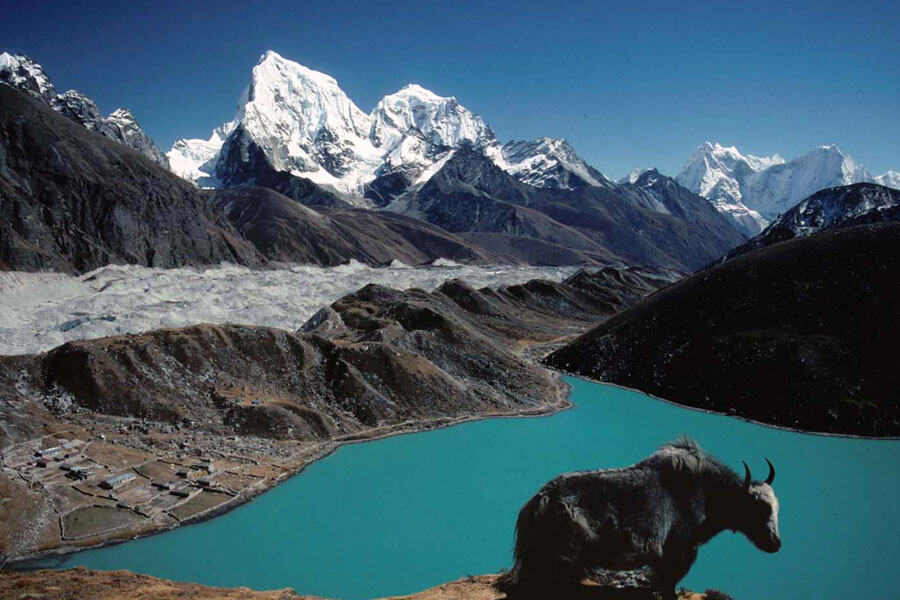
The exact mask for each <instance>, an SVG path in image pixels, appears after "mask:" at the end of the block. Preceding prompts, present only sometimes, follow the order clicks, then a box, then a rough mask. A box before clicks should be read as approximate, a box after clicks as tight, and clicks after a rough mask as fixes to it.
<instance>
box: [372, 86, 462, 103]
mask: <svg viewBox="0 0 900 600" xmlns="http://www.w3.org/2000/svg"><path fill="white" fill-rule="evenodd" d="M389 96H414V97H417V98H422V99H423V100H428V101H431V102H440V101H442V100H444V101H447V100H454V101H455V100H456V98H454V97H452V96H449V97H445V96H439V95H437V94H435V93H434V92H432V91H431V90H429V89H428V88H424V87H422V86H421V85H419V84H418V83H407V84H406V85H404V86H403V87H402V88H400V89H399V90H397V91H396V92H395V93H393V94H389Z"/></svg>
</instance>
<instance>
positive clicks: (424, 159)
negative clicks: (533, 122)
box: [369, 84, 497, 175]
mask: <svg viewBox="0 0 900 600" xmlns="http://www.w3.org/2000/svg"><path fill="white" fill-rule="evenodd" d="M371 117H372V126H371V130H370V133H369V139H370V140H371V142H372V144H373V145H374V146H375V147H376V148H379V149H380V150H381V151H382V153H383V154H382V162H383V165H382V166H380V167H379V171H380V172H381V173H389V172H394V171H412V172H413V173H415V174H416V175H421V174H422V172H424V171H425V170H427V169H428V167H430V166H431V165H433V164H434V163H435V162H436V161H437V160H439V159H440V158H443V157H444V156H445V154H446V153H447V152H448V151H450V150H453V149H455V148H458V147H459V146H460V144H462V143H463V142H469V143H471V144H473V145H474V146H476V147H479V148H486V147H488V146H491V145H494V144H496V142H497V138H496V136H495V135H494V132H493V130H492V129H491V128H490V127H488V126H487V125H486V124H485V122H484V121H483V120H482V118H481V117H479V116H478V115H476V114H474V113H472V112H471V111H469V110H468V109H466V108H465V107H464V106H462V105H460V104H459V102H457V100H456V98H452V97H451V98H446V97H442V96H438V95H437V94H435V93H434V92H431V91H429V90H426V89H425V88H423V87H421V86H419V85H415V84H410V85H407V86H406V87H404V88H403V89H401V90H400V91H399V92H397V93H395V94H390V95H388V96H385V97H384V98H382V99H381V101H379V102H378V104H377V105H376V106H375V110H373V111H372V115H371ZM381 173H379V174H381Z"/></svg>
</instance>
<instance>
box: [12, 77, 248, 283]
mask: <svg viewBox="0 0 900 600" xmlns="http://www.w3.org/2000/svg"><path fill="white" fill-rule="evenodd" d="M0 196H2V198H3V200H2V202H0V268H2V269H22V270H39V269H54V270H60V271H67V272H83V271H87V270H90V269H94V268H96V267H100V266H103V265H106V264H109V263H135V264H142V265H147V266H153V267H175V266H181V265H191V264H209V263H218V262H221V261H228V262H233V263H238V264H245V265H257V264H260V262H261V260H260V256H259V254H258V253H257V251H256V249H255V248H254V247H253V245H252V244H250V243H249V242H247V241H246V240H245V239H243V238H242V237H241V236H240V234H238V233H237V232H236V231H235V230H234V228H233V227H232V226H231V224H230V223H229V222H228V220H227V219H225V218H224V217H222V216H220V215H219V214H217V213H216V212H215V211H213V210H212V209H211V208H210V207H209V206H207V204H206V201H205V199H204V198H203V196H202V195H201V194H200V192H199V191H197V190H196V188H194V187H193V186H192V185H191V184H189V183H187V182H185V181H183V180H182V179H180V178H178V177H176V176H175V175H173V174H171V173H169V172H168V171H167V170H165V169H163V168H162V167H160V166H158V165H157V164H155V163H153V162H151V161H150V160H148V159H147V158H146V157H144V156H142V155H140V154H139V153H137V152H136V151H134V150H131V149H130V148H127V147H126V146H124V145H122V144H119V143H117V142H113V141H111V140H109V139H107V138H105V137H102V136H100V135H98V134H96V133H94V132H91V131H89V130H87V129H86V128H84V127H82V126H81V125H79V124H77V123H75V122H74V121H72V120H71V119H67V118H66V117H64V116H62V115H61V114H59V113H57V112H56V111H54V110H52V109H51V108H50V107H48V106H47V105H46V104H44V103H42V102H39V101H38V100H35V99H34V98H31V97H29V96H27V95H25V94H23V93H22V92H19V91H17V90H15V89H13V88H11V87H9V86H6V85H0Z"/></svg>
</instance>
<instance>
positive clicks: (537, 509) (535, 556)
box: [498, 492, 550, 594]
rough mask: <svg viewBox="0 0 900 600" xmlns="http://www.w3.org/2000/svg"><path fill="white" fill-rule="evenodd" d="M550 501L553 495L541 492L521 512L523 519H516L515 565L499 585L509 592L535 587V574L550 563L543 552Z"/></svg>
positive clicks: (520, 516)
mask: <svg viewBox="0 0 900 600" xmlns="http://www.w3.org/2000/svg"><path fill="white" fill-rule="evenodd" d="M549 503H550V498H549V497H548V496H547V495H546V494H544V493H540V492H539V493H538V494H536V495H535V496H533V497H532V498H531V500H529V501H528V502H526V503H525V506H523V507H522V510H520V511H519V518H518V519H517V520H516V546H515V550H514V551H513V556H514V558H515V564H514V565H513V568H512V569H510V570H509V571H507V572H506V573H504V574H503V575H502V576H501V578H500V580H499V581H498V587H499V588H500V589H501V590H502V591H504V592H506V593H507V594H511V593H513V592H521V591H526V590H527V589H528V588H530V587H532V583H533V578H534V576H535V575H538V571H539V570H540V569H541V568H542V567H544V566H545V565H546V563H545V561H543V560H542V559H541V556H540V555H541V553H542V551H546V542H547V540H546V538H545V535H544V531H543V530H544V526H543V523H542V521H543V520H544V519H543V516H544V515H545V514H546V512H547V506H548V505H549ZM542 563H544V564H542Z"/></svg>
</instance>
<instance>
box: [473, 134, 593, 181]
mask: <svg viewBox="0 0 900 600" xmlns="http://www.w3.org/2000/svg"><path fill="white" fill-rule="evenodd" d="M488 156H490V157H491V158H492V159H493V160H494V162H495V163H497V166H499V167H500V168H501V169H503V170H504V171H506V172H507V173H509V174H511V175H513V176H514V177H516V178H517V179H519V180H520V181H522V182H524V183H527V184H528V185H532V186H535V187H553V188H559V189H572V188H575V187H582V186H594V187H606V186H609V185H611V183H610V181H609V180H608V179H607V178H606V177H605V176H603V174H602V173H600V172H599V171H597V170H596V169H594V168H593V167H591V166H590V165H588V164H587V163H586V162H585V161H584V159H582V158H581V157H580V156H578V154H576V153H575V149H574V148H573V147H572V145H571V144H570V143H569V142H568V141H566V140H564V139H557V138H549V137H542V138H538V139H536V140H531V141H516V140H513V141H510V142H507V143H506V144H504V145H503V147H502V148H500V151H499V153H497V152H496V151H493V152H488Z"/></svg>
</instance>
